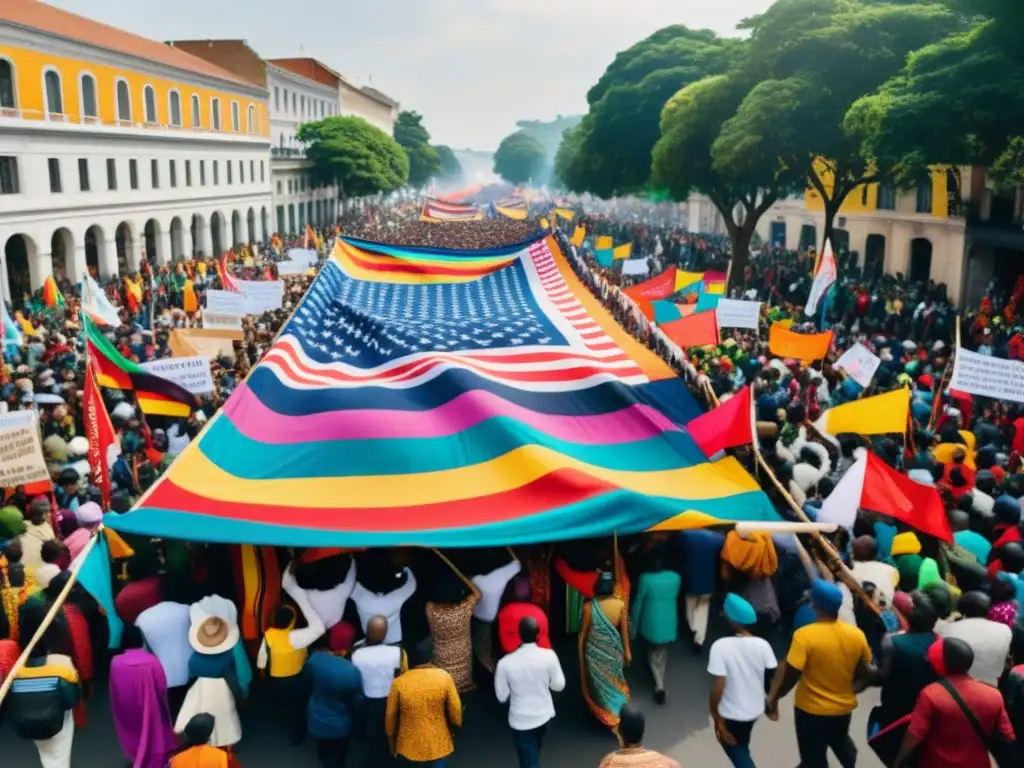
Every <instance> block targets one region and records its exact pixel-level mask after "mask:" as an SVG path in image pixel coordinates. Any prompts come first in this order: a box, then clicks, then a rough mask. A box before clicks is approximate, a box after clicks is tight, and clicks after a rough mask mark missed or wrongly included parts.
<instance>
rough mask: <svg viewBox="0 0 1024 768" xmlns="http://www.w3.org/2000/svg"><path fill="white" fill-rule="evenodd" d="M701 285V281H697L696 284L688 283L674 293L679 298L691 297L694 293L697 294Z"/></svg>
mask: <svg viewBox="0 0 1024 768" xmlns="http://www.w3.org/2000/svg"><path fill="white" fill-rule="evenodd" d="M703 285H704V283H703V281H701V280H697V281H696V282H693V283H690V284H689V285H684V286H683V287H682V288H680V289H679V290H678V291H676V293H678V294H679V295H680V296H692V295H693V294H695V293H699V292H700V290H701V287H702V286H703Z"/></svg>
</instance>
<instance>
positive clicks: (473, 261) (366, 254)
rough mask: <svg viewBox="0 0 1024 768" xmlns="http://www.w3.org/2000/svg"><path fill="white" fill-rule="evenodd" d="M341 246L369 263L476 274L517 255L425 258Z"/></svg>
mask: <svg viewBox="0 0 1024 768" xmlns="http://www.w3.org/2000/svg"><path fill="white" fill-rule="evenodd" d="M341 247H342V248H343V249H344V251H345V254H346V255H351V256H355V257H356V258H358V259H359V261H363V262H366V263H368V264H379V265H381V266H382V267H389V266H396V265H403V264H409V265H414V266H418V267H443V268H445V269H447V270H457V271H459V272H465V273H467V274H470V273H472V274H475V275H479V274H481V273H482V272H486V271H487V270H490V269H495V268H497V267H501V266H504V265H506V264H510V263H512V262H513V261H514V260H515V256H509V255H508V254H504V255H502V256H466V257H463V258H459V257H457V256H455V257H452V258H435V259H425V258H422V257H419V256H417V255H416V254H415V253H408V254H403V255H402V256H392V255H390V254H386V253H374V252H373V251H368V250H365V249H363V248H359V247H357V246H354V245H351V244H349V243H342V246H341Z"/></svg>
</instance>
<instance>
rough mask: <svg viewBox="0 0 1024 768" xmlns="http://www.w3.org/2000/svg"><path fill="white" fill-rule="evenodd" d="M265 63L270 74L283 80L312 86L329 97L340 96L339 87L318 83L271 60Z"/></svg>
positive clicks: (335, 97)
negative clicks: (276, 64) (272, 62)
mask: <svg viewBox="0 0 1024 768" xmlns="http://www.w3.org/2000/svg"><path fill="white" fill-rule="evenodd" d="M264 64H266V66H267V74H268V75H274V76H275V77H279V78H281V79H282V80H287V81H289V82H291V83H293V84H295V85H300V86H304V87H306V88H312V89H313V90H315V91H318V92H319V93H322V94H323V95H324V96H326V97H328V98H331V97H333V98H334V99H337V98H338V89H337V88H332V87H331V86H329V85H326V84H324V83H318V82H317V81H316V80H310V79H309V78H308V77H303V76H302V75H297V74H295V73H294V72H292V71H291V70H288V69H284V68H283V67H278V66H275V65H274V64H271V63H270V62H269V61H267V62H264ZM267 82H268V84H269V83H270V79H269V77H268V78H267Z"/></svg>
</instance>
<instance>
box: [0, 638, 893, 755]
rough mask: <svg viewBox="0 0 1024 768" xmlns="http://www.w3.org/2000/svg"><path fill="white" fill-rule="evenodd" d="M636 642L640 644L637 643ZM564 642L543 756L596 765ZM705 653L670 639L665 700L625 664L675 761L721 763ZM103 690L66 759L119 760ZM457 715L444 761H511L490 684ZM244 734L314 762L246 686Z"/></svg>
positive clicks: (253, 745) (599, 749)
mask: <svg viewBox="0 0 1024 768" xmlns="http://www.w3.org/2000/svg"><path fill="white" fill-rule="evenodd" d="M638 651H639V649H638ZM571 653H572V649H571V647H570V648H567V649H565V651H564V653H561V657H562V659H563V666H564V667H565V670H566V676H567V678H568V685H567V686H566V690H565V692H563V693H562V694H560V695H559V696H558V698H557V699H556V704H555V705H556V708H557V710H558V716H557V718H556V719H555V722H554V723H553V725H552V729H551V731H550V732H549V736H548V741H547V742H546V743H545V746H544V765H545V766H549V767H551V766H555V767H557V768H591V767H592V766H593V768H596V766H597V765H598V763H599V762H600V759H601V757H602V756H603V755H604V754H606V753H607V752H609V751H611V750H613V749H614V748H615V743H614V740H613V739H612V737H611V736H610V735H608V734H607V733H606V732H604V731H603V730H602V729H601V728H599V727H598V726H597V724H596V722H595V721H594V720H593V719H592V718H591V716H590V714H589V713H588V712H587V711H586V709H585V707H584V706H583V704H582V701H581V698H580V695H579V687H578V683H577V680H578V677H579V675H578V668H577V665H576V663H575V656H574V655H571ZM705 663H706V657H694V656H692V655H690V654H689V653H688V652H686V651H684V650H682V648H681V644H680V646H679V647H677V648H676V650H675V652H674V654H673V656H672V658H671V661H670V663H669V678H668V692H669V693H668V701H667V702H666V704H665V705H664V706H661V707H659V706H657V705H655V704H654V702H653V699H652V690H653V689H652V685H651V681H650V673H649V672H648V670H647V668H646V664H645V663H644V661H643V654H642V652H639V653H637V659H636V663H635V664H634V666H633V668H632V669H631V670H630V671H629V679H630V685H631V687H632V688H633V696H634V700H636V701H639V702H641V703H642V704H643V705H644V709H645V712H646V713H647V730H648V737H647V739H646V745H647V746H648V747H650V748H652V749H658V750H660V751H663V752H665V753H667V754H669V755H671V756H672V757H674V758H675V759H676V760H677V761H679V763H680V765H681V766H682V768H691V767H692V766H699V768H719V767H721V768H728V766H729V762H728V760H727V759H726V758H725V755H724V753H723V752H722V751H721V747H719V745H718V743H717V742H716V741H715V736H714V731H713V729H712V728H711V726H710V721H709V719H708V715H707V701H708V691H709V682H710V681H709V678H708V676H707V674H706V673H705V672H704V664H705ZM104 694H105V691H104V690H103V688H102V687H101V689H100V690H99V691H98V693H97V696H96V697H95V698H94V700H93V701H92V702H90V705H89V718H90V722H89V725H88V727H87V728H85V729H84V730H82V731H80V732H79V733H78V734H77V735H76V737H75V749H74V759H73V761H72V765H73V768H108V767H109V768H123V766H124V762H123V761H122V759H121V755H120V750H119V749H118V744H117V739H116V736H115V734H114V729H113V725H112V722H111V719H110V709H109V707H108V705H107V701H106V696H105V695H104ZM877 698H878V697H877V692H875V691H869V692H867V693H866V694H864V695H863V696H862V697H861V704H860V707H859V709H858V710H857V712H856V713H855V715H854V720H853V733H854V739H855V741H856V742H857V744H858V746H859V747H860V749H861V755H860V760H859V761H858V765H859V766H863V767H864V768H878V766H880V765H881V763H879V762H878V761H877V760H876V759H875V757H874V755H873V754H871V753H870V750H868V749H867V747H866V746H864V741H863V738H862V737H861V736H862V734H863V733H864V724H865V720H866V717H867V713H868V711H870V709H871V707H872V706H874V705H875V704H876V703H877ZM463 701H464V704H465V710H466V712H465V724H464V727H463V729H462V731H461V733H460V734H459V737H458V743H457V747H456V752H455V756H454V759H452V760H451V761H450V765H451V768H481V766H486V768H516V765H517V764H516V759H515V753H514V752H513V750H512V745H511V741H510V738H509V735H508V731H507V725H506V721H505V713H504V711H503V709H502V708H501V707H500V706H499V705H498V704H497V702H496V701H495V700H494V696H493V692H492V691H491V689H490V688H489V686H487V685H484V686H482V687H481V688H479V689H478V690H476V691H473V692H471V693H469V694H467V695H466V696H465V697H464V699H463ZM780 710H781V717H780V720H779V722H778V723H771V722H769V721H767V720H762V721H761V722H759V723H758V725H757V727H756V728H755V729H754V738H753V741H754V757H755V759H756V760H757V761H758V762H759V764H761V765H765V766H771V768H791V767H792V766H796V765H797V764H798V763H799V760H798V757H797V751H796V741H795V737H794V735H793V725H792V722H793V705H792V696H790V697H788V699H787V700H786V701H785V702H784V703H783V705H782V706H781V707H780ZM242 720H243V732H244V734H245V737H244V739H243V741H242V743H241V745H240V749H239V750H238V757H239V760H240V762H241V763H242V766H243V768H281V766H282V765H288V766H295V767H296V768H300V767H302V766H310V768H314V767H315V766H316V765H317V763H316V759H315V752H314V749H313V746H312V745H311V744H306V745H304V746H300V747H296V748H295V749H290V748H289V747H288V746H287V744H286V741H285V736H284V728H283V726H281V724H280V723H278V722H276V721H275V718H274V714H273V710H272V708H271V706H270V702H268V701H267V700H266V697H263V696H260V695H259V691H258V690H257V692H256V693H255V694H254V699H253V701H252V702H250V704H249V706H248V707H247V709H246V711H245V712H244V713H243V717H242ZM0 756H2V760H0V762H2V763H3V765H5V766H7V765H10V766H17V768H30V767H31V766H35V765H38V758H37V757H36V754H35V750H34V747H33V746H32V745H31V744H30V743H27V742H21V741H19V740H18V739H17V738H16V737H14V735H13V734H12V733H11V731H10V728H5V729H3V731H2V732H0ZM356 758H357V755H352V756H350V759H349V766H356V765H358V761H357V759H356Z"/></svg>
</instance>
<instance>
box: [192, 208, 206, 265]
mask: <svg viewBox="0 0 1024 768" xmlns="http://www.w3.org/2000/svg"><path fill="white" fill-rule="evenodd" d="M189 230H190V232H191V235H192V255H193V256H198V255H200V254H202V255H204V256H207V255H209V253H208V251H207V249H206V231H205V230H206V219H204V218H203V217H202V216H200V215H199V214H198V213H195V214H193V215H192V226H191V227H189Z"/></svg>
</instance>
